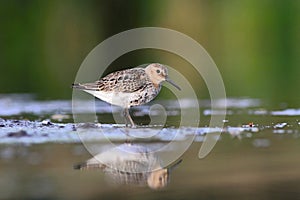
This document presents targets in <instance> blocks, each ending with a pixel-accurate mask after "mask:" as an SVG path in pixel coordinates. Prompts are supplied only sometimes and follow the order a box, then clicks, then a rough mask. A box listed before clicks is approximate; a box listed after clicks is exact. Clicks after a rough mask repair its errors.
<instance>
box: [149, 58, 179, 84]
mask: <svg viewBox="0 0 300 200" xmlns="http://www.w3.org/2000/svg"><path fill="white" fill-rule="evenodd" d="M145 71H146V74H147V75H148V76H149V79H150V80H151V81H152V83H153V84H154V85H157V86H159V85H160V84H161V83H162V82H163V81H167V82H169V83H170V84H171V85H173V86H174V87H176V88H177V89H178V90H181V89H180V87H179V86H178V85H176V84H175V83H174V82H173V81H172V80H171V79H169V78H168V69H167V67H166V66H164V65H162V64H159V63H152V64H149V65H148V66H147V67H146V68H145Z"/></svg>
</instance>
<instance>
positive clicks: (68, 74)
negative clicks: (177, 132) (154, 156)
mask: <svg viewBox="0 0 300 200" xmlns="http://www.w3.org/2000/svg"><path fill="white" fill-rule="evenodd" d="M299 10H300V1H298V0H285V1H280V0H208V1H204V0H203V1H196V0H194V1H193V0H187V1H181V0H164V1H160V0H152V1H142V0H140V1H138V0H136V1H132V0H131V1H123V0H107V1H104V0H103V1H97V0H87V1H79V0H78V1H75V0H63V1H61V0H36V1H30V0H18V1H17V0H10V1H8V0H7V1H4V0H3V1H1V2H0V23H1V32H0V66H1V73H0V93H34V94H36V95H37V97H38V98H40V99H57V98H60V99H61V98H63V99H70V98H71V93H72V90H71V89H70V85H71V83H72V82H73V81H74V79H75V76H76V72H77V70H78V68H79V67H80V64H81V62H82V61H83V59H84V58H85V57H86V56H87V54H88V53H89V52H90V51H91V50H92V49H93V48H94V47H95V46H96V45H98V44H99V43H100V42H102V41H103V40H105V39H106V38H108V37H110V36H112V35H114V34H117V33H119V32H121V31H125V30H128V29H132V28H137V27H147V26H157V27H165V28H170V29H174V30H177V31H180V32H182V33H184V34H187V35H188V36H190V37H192V38H193V39H195V40H196V41H198V42H199V43H200V44H201V45H203V47H204V48H205V49H206V50H207V51H208V52H209V54H210V55H211V57H212V58H213V59H214V61H215V62H216V64H217V66H218V67H219V70H220V72H221V74H222V76H223V79H224V83H225V87H226V91H227V95H228V96H231V97H251V98H261V99H265V100H267V101H269V102H272V103H274V104H278V105H279V104H281V103H282V102H284V103H287V105H288V106H299V105H300V95H299V91H300V90H299V89H300V79H299V77H300V47H299V44H300V12H299ZM148 62H162V63H165V64H168V65H172V64H176V65H177V66H178V65H180V66H181V69H178V70H182V71H184V74H185V75H186V76H188V77H189V80H190V81H191V82H192V84H193V85H194V86H195V89H196V91H197V92H198V93H199V97H200V98H208V97H209V95H208V93H207V91H206V89H205V85H204V84H203V81H202V80H201V77H197V76H193V74H194V73H193V70H192V69H190V68H186V67H185V65H186V63H185V62H184V61H182V60H180V59H179V58H178V57H176V56H174V55H170V54H168V53H166V52H160V51H154V50H145V51H137V52H132V53H130V54H128V55H124V56H122V57H121V58H120V59H118V60H116V61H115V62H114V63H112V66H111V68H110V69H109V70H110V71H114V70H117V69H122V68H126V67H129V66H136V65H139V64H142V63H148ZM181 63H182V65H181ZM183 69H184V70H183ZM187 69H188V70H187Z"/></svg>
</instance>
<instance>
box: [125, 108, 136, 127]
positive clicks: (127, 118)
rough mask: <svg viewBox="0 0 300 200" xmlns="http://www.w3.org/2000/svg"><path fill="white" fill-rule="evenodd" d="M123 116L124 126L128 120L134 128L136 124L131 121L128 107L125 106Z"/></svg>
mask: <svg viewBox="0 0 300 200" xmlns="http://www.w3.org/2000/svg"><path fill="white" fill-rule="evenodd" d="M124 116H125V119H126V126H127V122H128V120H129V122H130V124H131V128H135V127H136V126H135V124H134V122H133V120H132V118H131V116H130V114H129V109H128V108H125V110H124Z"/></svg>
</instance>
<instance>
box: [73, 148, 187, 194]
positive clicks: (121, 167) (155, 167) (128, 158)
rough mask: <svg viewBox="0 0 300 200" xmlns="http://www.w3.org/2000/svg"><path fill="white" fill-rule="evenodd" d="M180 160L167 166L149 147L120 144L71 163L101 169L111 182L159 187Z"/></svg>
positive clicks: (80, 167)
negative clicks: (81, 160)
mask: <svg viewBox="0 0 300 200" xmlns="http://www.w3.org/2000/svg"><path fill="white" fill-rule="evenodd" d="M181 162H182V159H180V160H177V161H176V162H172V163H171V164H170V165H168V166H163V165H162V159H161V158H160V156H159V154H157V153H156V152H155V151H153V149H151V148H150V145H149V146H144V145H140V144H132V143H124V144H121V145H118V146H114V147H111V148H108V149H106V150H103V151H102V152H99V153H98V154H96V155H94V156H93V157H92V158H90V159H88V160H87V161H85V162H81V163H78V164H75V165H74V166H73V168H74V169H78V170H97V169H100V170H102V171H103V172H104V173H105V174H106V175H107V177H108V178H110V179H111V180H112V181H113V183H116V184H126V185H139V186H144V185H147V186H149V187H150V188H152V189H161V188H164V187H166V186H167V185H168V183H169V182H170V175H171V173H172V172H173V170H174V169H175V168H176V167H177V166H178V165H179V164H180V163H181Z"/></svg>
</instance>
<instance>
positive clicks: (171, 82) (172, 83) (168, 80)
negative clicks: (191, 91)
mask: <svg viewBox="0 0 300 200" xmlns="http://www.w3.org/2000/svg"><path fill="white" fill-rule="evenodd" d="M166 81H167V82H168V83H170V84H171V85H173V86H174V87H176V88H177V89H178V90H181V88H180V87H179V86H178V85H176V84H175V83H174V82H173V81H172V80H171V79H168V78H166Z"/></svg>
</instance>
